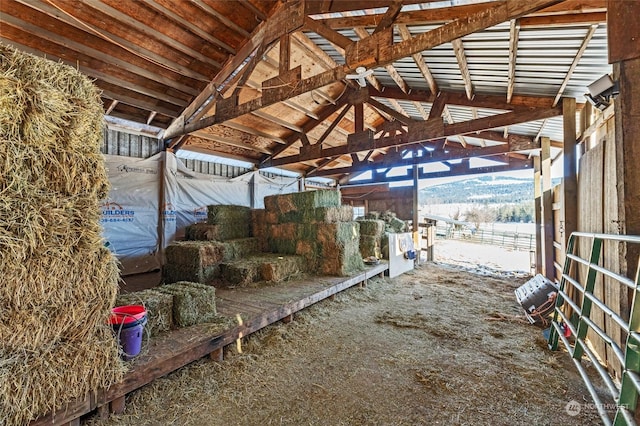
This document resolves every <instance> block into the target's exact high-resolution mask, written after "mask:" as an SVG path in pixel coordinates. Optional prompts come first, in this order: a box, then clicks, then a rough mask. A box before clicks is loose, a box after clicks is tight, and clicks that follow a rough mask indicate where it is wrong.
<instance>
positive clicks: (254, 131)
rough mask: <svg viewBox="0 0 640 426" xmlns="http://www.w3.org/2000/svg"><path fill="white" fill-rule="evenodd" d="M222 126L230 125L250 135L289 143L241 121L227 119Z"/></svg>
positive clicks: (280, 142)
mask: <svg viewBox="0 0 640 426" xmlns="http://www.w3.org/2000/svg"><path fill="white" fill-rule="evenodd" d="M221 126H225V127H230V128H232V129H235V130H239V131H241V132H244V133H248V134H250V135H254V136H260V137H263V138H265V139H269V140H272V141H274V142H277V143H279V144H285V143H287V141H285V140H284V139H282V138H280V137H278V136H273V135H271V134H269V133H266V132H263V131H261V130H258V129H254V128H253V127H248V126H245V125H243V124H240V123H236V122H234V121H231V120H230V121H225V123H224V124H221Z"/></svg>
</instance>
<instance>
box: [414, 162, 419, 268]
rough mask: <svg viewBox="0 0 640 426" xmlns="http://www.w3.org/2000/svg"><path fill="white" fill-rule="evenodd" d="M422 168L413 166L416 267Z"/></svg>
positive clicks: (417, 261)
mask: <svg viewBox="0 0 640 426" xmlns="http://www.w3.org/2000/svg"><path fill="white" fill-rule="evenodd" d="M419 172H420V166H419V165H417V164H414V166H413V245H414V246H415V248H416V251H417V256H416V261H415V263H416V265H419V264H420V243H421V241H420V224H419V221H420V215H419V213H418V207H419V203H418V201H419V200H418V196H419V195H420V186H419V183H420V182H419V180H418V176H419Z"/></svg>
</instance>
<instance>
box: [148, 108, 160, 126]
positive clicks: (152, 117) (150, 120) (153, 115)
mask: <svg viewBox="0 0 640 426" xmlns="http://www.w3.org/2000/svg"><path fill="white" fill-rule="evenodd" d="M156 114H158V113H157V111H151V112H150V113H149V117H147V126H148V125H149V124H151V122H152V121H153V119H154V118H155V116H156Z"/></svg>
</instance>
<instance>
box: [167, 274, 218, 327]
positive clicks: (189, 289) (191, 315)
mask: <svg viewBox="0 0 640 426" xmlns="http://www.w3.org/2000/svg"><path fill="white" fill-rule="evenodd" d="M155 290H157V291H158V292H160V293H164V294H167V295H170V296H171V297H172V298H173V304H172V307H173V322H174V324H175V325H176V326H177V327H190V326H192V325H196V324H202V323H207V322H215V321H216V320H217V319H218V315H217V312H216V289H215V287H212V286H209V285H205V284H200V283H192V282H187V281H179V282H177V283H173V284H167V285H161V286H160V287H156V288H155Z"/></svg>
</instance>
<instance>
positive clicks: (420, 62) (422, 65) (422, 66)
mask: <svg viewBox="0 0 640 426" xmlns="http://www.w3.org/2000/svg"><path fill="white" fill-rule="evenodd" d="M396 28H397V29H398V32H399V33H400V37H402V39H403V40H409V39H410V38H411V37H412V36H411V32H410V31H409V29H408V28H407V26H406V25H403V24H400V25H397V27H396ZM411 57H412V58H413V62H415V64H416V66H417V67H418V69H419V70H420V72H421V73H422V76H423V77H424V79H425V80H427V84H428V85H429V89H430V90H431V93H433V94H434V95H436V94H438V92H439V89H438V84H437V83H436V79H435V78H434V77H433V74H431V70H430V69H429V66H428V65H427V63H426V62H425V61H424V58H423V57H422V53H414V54H413V55H411Z"/></svg>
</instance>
